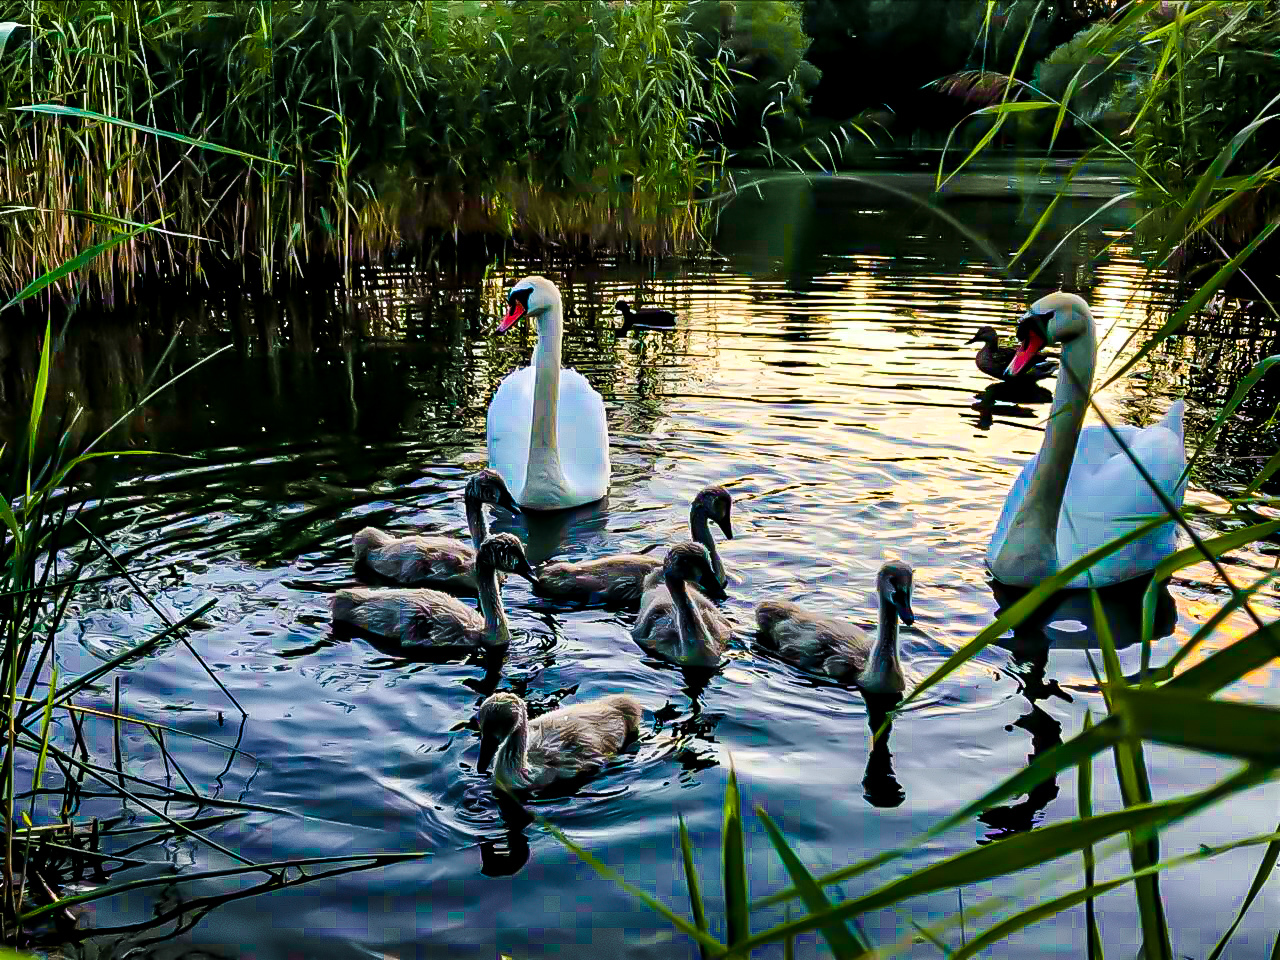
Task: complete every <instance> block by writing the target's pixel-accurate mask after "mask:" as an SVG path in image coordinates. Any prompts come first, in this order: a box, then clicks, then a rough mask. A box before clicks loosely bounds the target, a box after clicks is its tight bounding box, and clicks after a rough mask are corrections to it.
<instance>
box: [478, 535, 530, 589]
mask: <svg viewBox="0 0 1280 960" xmlns="http://www.w3.org/2000/svg"><path fill="white" fill-rule="evenodd" d="M476 566H477V567H481V566H486V567H490V568H491V569H494V570H501V571H502V572H503V573H514V574H517V575H518V576H521V577H524V578H525V579H526V580H528V581H529V582H530V583H533V582H534V580H535V574H534V572H533V568H532V567H531V566H529V560H528V558H527V557H526V556H525V555H524V544H522V543H521V542H520V538H519V537H517V536H516V535H515V534H514V533H493V534H490V535H489V536H488V537H486V538H485V540H484V543H482V544H480V550H479V552H478V553H477V554H476Z"/></svg>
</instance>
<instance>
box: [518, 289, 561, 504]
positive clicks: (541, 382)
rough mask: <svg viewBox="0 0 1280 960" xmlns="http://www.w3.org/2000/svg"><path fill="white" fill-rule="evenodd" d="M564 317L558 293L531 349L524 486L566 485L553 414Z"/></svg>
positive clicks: (557, 399)
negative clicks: (530, 419)
mask: <svg viewBox="0 0 1280 960" xmlns="http://www.w3.org/2000/svg"><path fill="white" fill-rule="evenodd" d="M563 335H564V319H563V317H562V316H561V311H560V299H559V297H558V296H557V297H556V299H555V300H554V301H553V302H552V304H551V306H550V307H548V308H547V309H546V310H545V311H543V313H542V314H541V316H540V317H539V319H538V346H537V348H536V349H535V350H534V354H533V357H534V378H533V422H532V425H531V426H530V428H529V465H528V467H527V468H526V470H525V481H524V489H526V490H529V489H533V488H535V487H551V488H552V489H560V488H563V487H564V485H565V481H564V470H563V468H562V467H561V465H560V441H559V437H558V436H557V434H556V414H557V412H558V410H559V406H560V340H561V338H562V337H563Z"/></svg>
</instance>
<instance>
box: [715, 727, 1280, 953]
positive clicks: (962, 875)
mask: <svg viewBox="0 0 1280 960" xmlns="http://www.w3.org/2000/svg"><path fill="white" fill-rule="evenodd" d="M1101 726H1102V724H1098V725H1097V726H1095V727H1094V728H1093V729H1094V730H1098V729H1099V728H1100V727H1101ZM1269 772H1270V771H1269V769H1267V770H1263V771H1261V772H1258V771H1255V770H1254V769H1253V768H1250V770H1249V771H1246V773H1242V774H1234V775H1233V776H1231V777H1229V778H1227V780H1225V781H1222V782H1221V783H1218V784H1215V785H1214V786H1212V787H1210V788H1209V789H1208V790H1204V791H1202V792H1200V793H1196V794H1191V795H1189V796H1185V797H1180V798H1178V799H1175V800H1166V801H1163V802H1161V803H1154V804H1146V805H1143V806H1138V807H1130V808H1128V809H1126V810H1117V811H1115V812H1112V813H1104V814H1099V815H1098V816H1096V817H1093V818H1092V819H1091V820H1088V821H1079V820H1069V821H1066V822H1064V823H1055V824H1050V825H1049V826H1044V827H1037V828H1036V829H1035V830H1031V831H1029V832H1027V833H1020V834H1014V835H1013V836H1010V837H1006V838H1004V839H1003V840H998V841H996V842H995V843H990V844H987V845H985V846H982V847H978V848H976V849H973V850H966V851H964V852H963V853H958V854H956V855H955V856H952V857H948V858H947V859H946V860H942V861H939V862H938V863H933V864H930V865H929V866H927V867H923V868H921V869H920V870H917V871H915V872H914V873H911V874H908V875H907V876H905V877H901V878H899V879H896V880H891V881H890V882H889V883H887V884H885V885H884V886H882V887H879V888H877V889H876V890H873V891H871V892H870V893H867V894H865V895H863V896H861V897H856V898H853V899H850V900H845V901H843V902H841V903H838V904H836V905H835V906H833V907H831V908H830V909H829V910H825V911H820V912H818V913H810V914H808V915H807V916H804V917H801V918H800V919H798V920H795V921H792V922H791V923H783V924H780V925H778V926H776V927H771V928H769V929H768V930H764V931H762V932H760V933H758V934H756V935H755V936H753V937H751V938H750V939H749V940H747V941H745V942H744V943H742V944H740V945H739V947H740V950H739V951H737V952H742V953H745V951H747V950H751V949H754V948H756V947H759V946H763V945H764V944H767V943H776V942H778V941H779V940H781V939H782V938H783V937H787V936H794V935H796V934H800V933H807V932H809V931H811V930H816V929H818V928H819V927H821V926H822V925H823V924H825V923H827V922H828V921H830V920H847V919H849V918H851V917H854V916H858V915H861V914H864V913H869V912H871V911H874V910H881V909H884V908H886V907H889V906H892V905H893V904H896V903H900V902H902V901H904V900H907V899H909V898H911V897H917V896H923V895H925V894H929V893H935V892H937V891H939V890H950V889H954V888H955V887H959V886H963V885H965V884H971V883H983V882H985V881H987V880H990V879H992V878H994V877H1000V876H1007V875H1009V874H1012V873H1016V872H1017V871H1019V870H1025V869H1027V868H1029V867H1034V866H1038V865H1040V864H1043V863H1048V862H1049V861H1051V860H1056V859H1057V858H1059V857H1063V856H1067V855H1069V854H1073V853H1076V852H1077V851H1079V850H1081V849H1082V848H1083V847H1084V846H1085V845H1087V844H1091V843H1097V842H1099V841H1101V840H1104V839H1106V838H1107V837H1111V836H1115V835H1117V834H1120V833H1126V832H1132V831H1136V830H1140V829H1144V828H1145V829H1154V828H1156V827H1159V826H1162V825H1165V824H1167V823H1169V822H1171V821H1173V820H1177V819H1180V818H1183V817H1186V816H1190V815H1191V814H1193V813H1195V812H1197V811H1199V810H1201V809H1204V807H1205V806H1207V805H1208V804H1211V803H1214V802H1217V801H1218V800H1220V799H1221V798H1222V797H1223V796H1226V795H1229V794H1230V793H1236V792H1239V791H1240V790H1242V789H1247V788H1249V787H1252V786H1256V785H1257V784H1258V783H1259V782H1261V781H1262V780H1264V779H1265V778H1266V776H1267V775H1268V774H1269ZM1246 774H1247V775H1246ZM819 882H820V883H823V882H825V881H824V880H821V879H820V880H819ZM1078 892H1079V891H1077V893H1078ZM722 955H724V954H722Z"/></svg>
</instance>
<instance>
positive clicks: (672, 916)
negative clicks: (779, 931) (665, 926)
mask: <svg viewBox="0 0 1280 960" xmlns="http://www.w3.org/2000/svg"><path fill="white" fill-rule="evenodd" d="M538 824H539V825H540V826H541V827H542V828H543V829H544V830H546V831H547V832H548V833H549V834H551V835H552V836H553V837H555V838H556V839H557V840H559V841H560V843H562V844H563V845H564V846H565V847H567V848H568V849H569V850H571V851H572V852H573V854H574V855H575V856H576V857H577V858H578V859H579V860H581V861H582V862H583V863H585V864H586V865H587V866H589V867H590V868H591V869H592V870H594V871H595V872H596V873H598V874H599V875H600V876H602V877H604V878H605V879H606V880H612V881H613V882H614V883H616V884H617V885H618V886H620V887H621V888H622V889H623V890H625V891H627V893H629V894H631V895H632V896H633V897H635V898H636V899H638V900H640V901H642V902H643V903H644V905H645V906H646V907H648V908H649V909H650V910H652V911H653V912H654V913H656V914H659V915H660V916H662V917H663V918H664V919H665V920H666V921H667V922H668V923H669V924H671V925H672V926H673V927H675V928H676V929H677V930H679V931H681V932H682V933H685V934H688V935H689V936H690V937H692V938H693V940H694V942H695V943H697V944H698V945H700V946H704V947H707V948H708V949H709V950H711V951H713V953H714V954H718V953H719V952H720V951H722V950H723V949H724V944H723V943H721V942H720V941H719V940H717V939H716V938H715V937H713V936H711V935H710V934H709V933H703V932H702V931H701V930H699V929H698V928H697V927H695V926H694V925H693V924H691V923H690V922H689V921H688V920H686V919H685V918H684V917H682V916H680V914H678V913H676V912H675V911H674V910H672V909H671V908H670V907H668V906H667V905H666V904H665V903H663V902H662V901H661V900H658V899H656V898H654V897H652V896H650V895H649V894H647V893H645V892H644V891H643V890H641V889H640V888H639V887H636V886H633V885H632V884H630V883H628V882H627V881H626V880H624V879H623V878H622V875H621V874H620V873H618V871H617V870H614V869H613V868H612V867H610V866H608V865H606V864H604V863H601V862H600V861H599V860H597V859H596V858H595V857H594V856H592V854H591V853H590V851H588V850H587V849H586V848H584V847H581V846H579V845H578V844H576V843H574V842H573V841H572V840H570V839H569V838H568V837H567V836H565V835H564V834H563V833H561V832H560V830H559V829H558V828H556V827H555V826H553V825H552V824H551V823H548V822H547V821H546V820H543V819H542V818H541V817H539V818H538Z"/></svg>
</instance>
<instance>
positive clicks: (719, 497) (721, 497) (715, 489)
mask: <svg viewBox="0 0 1280 960" xmlns="http://www.w3.org/2000/svg"><path fill="white" fill-rule="evenodd" d="M732 507H733V497H731V496H729V491H728V490H726V489H725V488H724V487H722V486H720V485H719V484H716V483H713V484H711V485H710V486H707V487H703V488H702V489H701V490H700V491H699V492H698V495H697V496H696V497H694V498H693V506H692V508H691V511H692V513H693V514H694V515H695V516H696V515H698V514H701V515H702V516H705V517H706V518H707V519H709V520H714V521H715V522H716V525H717V526H718V527H719V528H720V529H721V530H723V531H724V535H725V538H726V539H728V540H732V539H733V524H732V522H731V521H730V517H729V513H730V510H731V509H732Z"/></svg>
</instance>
